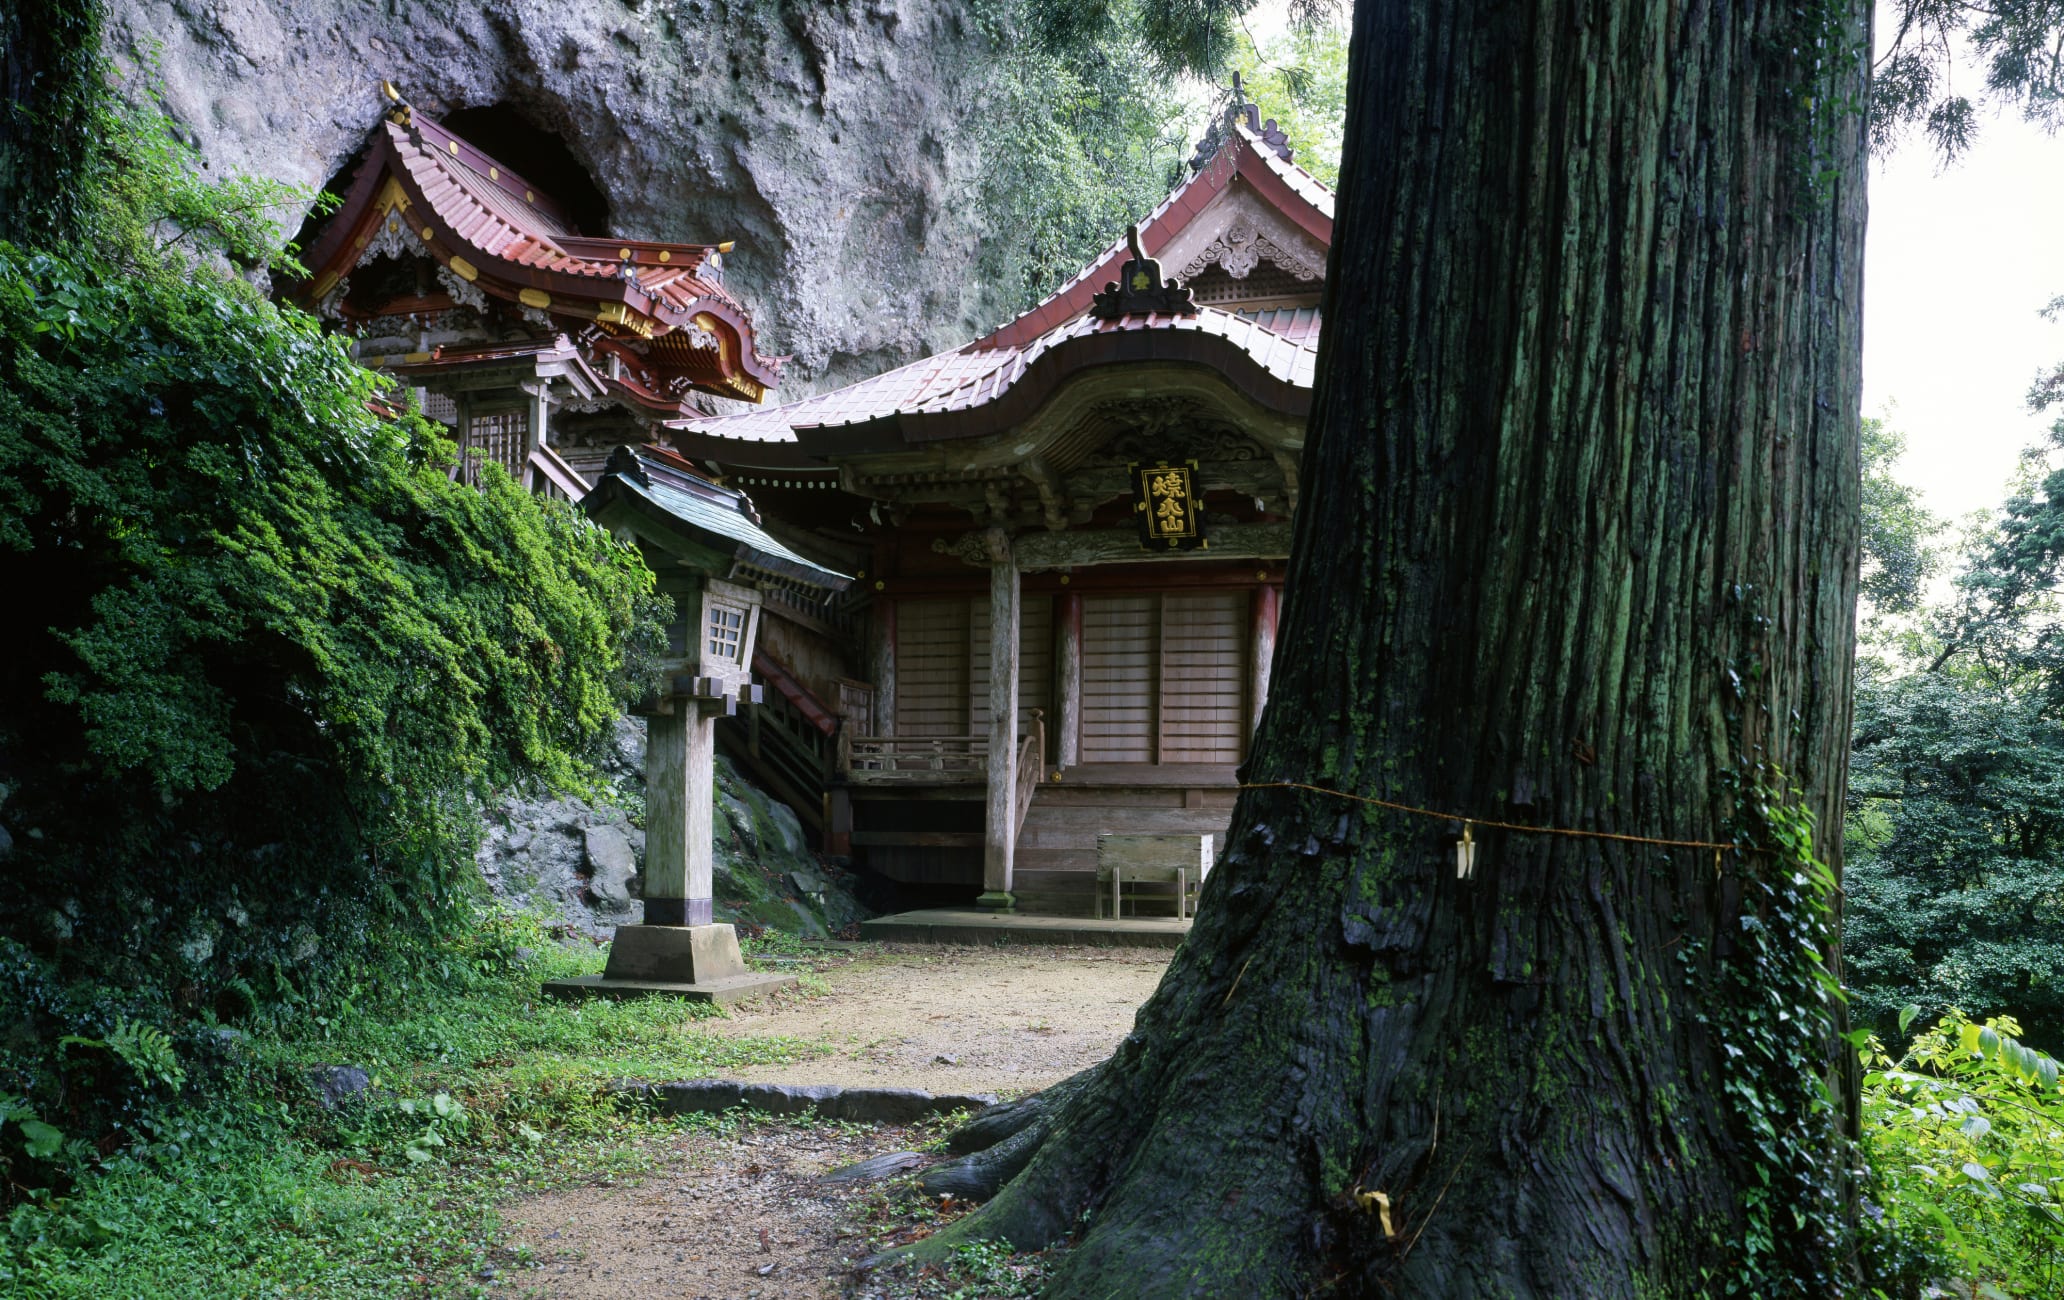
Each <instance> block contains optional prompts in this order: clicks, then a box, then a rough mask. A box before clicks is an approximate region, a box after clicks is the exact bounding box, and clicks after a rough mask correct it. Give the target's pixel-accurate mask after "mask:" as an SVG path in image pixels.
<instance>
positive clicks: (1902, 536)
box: [1861, 416, 1942, 617]
mask: <svg viewBox="0 0 2064 1300" xmlns="http://www.w3.org/2000/svg"><path fill="white" fill-rule="evenodd" d="M1905 451H1906V435H1905V434H1903V433H1901V432H1899V431H1898V430H1896V429H1894V428H1892V427H1891V426H1890V425H1888V424H1887V423H1886V422H1885V421H1884V420H1883V419H1880V418H1878V417H1875V416H1866V417H1865V418H1864V421H1863V573H1862V584H1861V591H1862V593H1863V598H1864V600H1865V601H1866V602H1868V605H1867V609H1868V610H1869V613H1870V615H1872V616H1876V617H1882V616H1885V615H1899V614H1911V613H1913V612H1915V611H1916V610H1918V609H1919V608H1920V606H1921V601H1922V597H1923V595H1924V594H1925V588H1926V586H1927V583H1928V580H1929V579H1930V578H1932V577H1934V576H1935V573H1936V571H1937V569H1938V568H1939V567H1940V565H1941V557H1940V556H1939V555H1938V554H1937V553H1936V551H1935V549H1934V547H1933V546H1932V545H1931V544H1930V543H1931V539H1932V538H1933V537H1934V535H1935V534H1936V532H1937V531H1939V530H1940V529H1941V527H1942V521H1941V520H1939V519H1937V518H1936V517H1935V515H1934V514H1932V513H1931V512H1930V511H1929V510H1928V508H1927V507H1926V506H1924V505H1922V504H1921V496H1920V493H1919V492H1917V491H1916V490H1915V489H1913V488H1912V487H1909V486H1908V485H1907V484H1905V483H1902V482H1900V481H1899V478H1898V476H1897V475H1896V474H1895V473H1894V467H1895V466H1896V465H1897V464H1898V462H1899V458H1900V456H1901V455H1902V454H1904V453H1905Z"/></svg>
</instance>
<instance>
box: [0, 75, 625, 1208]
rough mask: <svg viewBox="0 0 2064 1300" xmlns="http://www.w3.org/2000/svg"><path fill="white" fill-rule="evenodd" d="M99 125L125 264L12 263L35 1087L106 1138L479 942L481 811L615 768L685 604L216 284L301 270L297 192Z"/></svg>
mask: <svg viewBox="0 0 2064 1300" xmlns="http://www.w3.org/2000/svg"><path fill="white" fill-rule="evenodd" d="M97 120H98V121H99V122H100V123H101V124H102V125H103V126H105V127H106V132H107V134H106V135H105V137H104V139H103V140H102V143H103V144H104V145H105V146H106V147H107V149H108V151H109V159H110V160H109V161H108V162H107V163H106V167H107V172H108V176H109V180H110V183H109V184H108V185H107V186H106V187H105V188H104V189H103V191H102V192H101V194H100V195H99V198H100V200H101V204H100V206H98V207H96V208H94V209H93V210H92V213H91V222H92V227H91V229H92V233H93V238H91V239H88V240H86V241H84V242H85V245H86V246H88V247H91V248H93V249H94V250H95V251H94V252H92V253H80V252H72V251H67V252H65V253H62V254H60V253H57V252H38V251H34V250H31V249H24V248H17V247H14V246H12V245H4V244H0V590H4V591H5V592H6V593H7V598H8V603H9V608H8V620H9V624H10V631H11V636H10V638H9V643H8V651H7V654H6V655H5V656H0V818H4V821H5V826H6V829H7V832H8V836H7V839H6V840H5V841H0V845H4V846H5V847H0V853H5V854H6V855H7V863H6V870H5V872H4V873H0V1005H4V1006H6V1007H7V1009H8V1013H7V1019H6V1022H5V1028H6V1029H7V1031H8V1033H7V1036H6V1038H5V1039H4V1041H0V1094H4V1095H10V1096H17V1097H19V1098H21V1099H23V1100H22V1102H21V1103H20V1104H22V1105H25V1106H28V1107H31V1108H32V1109H33V1110H34V1111H35V1112H36V1113H37V1116H38V1122H42V1123H48V1124H50V1125H53V1126H55V1127H58V1128H60V1129H62V1130H63V1131H64V1132H66V1133H68V1134H69V1133H78V1134H82V1135H85V1136H88V1137H92V1138H95V1139H98V1138H99V1137H101V1136H103V1135H104V1134H106V1133H108V1132H110V1131H114V1130H115V1129H117V1128H120V1129H124V1130H125V1131H133V1130H134V1128H135V1126H136V1125H137V1124H138V1123H140V1122H142V1121H143V1120H144V1119H145V1118H146V1117H147V1116H148V1115H149V1114H151V1113H155V1111H156V1110H158V1109H161V1108H162V1106H163V1105H164V1104H166V1099H167V1098H168V1097H169V1096H171V1095H172V1094H173V1093H175V1092H176V1091H177V1090H178V1089H179V1088H180V1086H181V1084H182V1083H183V1082H184V1078H183V1074H184V1071H185V1070H186V1068H187V1067H186V1066H185V1065H183V1064H182V1061H183V1059H186V1058H189V1057H190V1056H191V1054H192V1051H193V1049H194V1042H193V1035H195V1034H198V1033H200V1032H201V1031H200V1030H199V1029H197V1028H195V1027H194V1026H195V1022H196V1021H197V1020H199V1021H205V1020H206V1019H207V1018H208V1017H211V1016H215V1017H221V1018H225V1019H238V1020H242V1021H245V1022H254V1021H255V1022H262V1021H264V1020H265V1019H266V1018H268V1017H278V1016H283V1015H288V1014H292V1011H293V1009H294V1008H296V1007H300V1006H303V1005H320V1003H321V1000H322V999H323V998H324V997H325V996H327V993H328V992H329V991H334V990H335V989H336V988H337V987H338V986H339V985H340V983H341V982H342V981H344V980H347V979H348V978H349V975H350V973H351V971H352V969H353V967H354V965H355V964H357V963H359V962H361V961H363V960H365V959H367V958H368V956H369V955H371V954H375V953H377V952H379V951H381V950H382V949H388V948H398V949H401V950H405V951H420V950H421V947H422V945H424V944H428V943H434V942H436V941H437V939H438V936H439V935H440V934H442V933H445V932H448V931H449V929H450V928H451V927H452V926H453V925H455V924H456V923H457V918H459V917H461V916H462V915H463V913H464V907H463V906H462V904H463V902H464V900H465V899H466V897H467V896H468V893H469V891H470V890H471V889H477V884H476V883H474V877H473V874H472V872H471V863H470V848H471V843H472V839H473V836H474V835H475V834H477V828H476V826H475V824H474V818H473V816H472V812H471V808H472V801H474V800H477V799H479V798H482V797H484V796H486V795H487V794H489V793H490V792H491V791H494V790H496V789H498V788H501V787H505V786H507V785H510V784H515V783H521V782H526V781H543V782H550V783H553V784H555V785H560V786H578V785H581V784H583V783H584V782H585V781H587V780H588V774H589V773H590V772H591V771H592V768H591V766H590V763H589V759H590V756H591V755H593V754H595V753H597V752H599V746H600V744H601V743H602V740H603V738H604V736H605V735H606V732H607V729H608V728H609V726H610V724H611V723H612V721H613V720H614V718H615V717H616V715H617V713H618V707H619V704H620V702H621V701H622V700H624V699H625V698H627V697H630V696H633V695H636V694H638V693H640V692H641V691H642V690H643V689H644V685H643V683H642V682H640V681H639V680H637V678H638V676H639V665H640V664H641V663H643V662H646V652H649V651H650V649H651V648H652V647H653V646H654V645H655V644H656V641H657V637H658V635H659V633H658V627H659V620H658V617H657V615H658V614H659V612H660V611H659V608H658V605H657V603H656V601H655V598H654V597H652V596H651V594H650V591H651V575H650V574H649V573H648V572H647V571H646V570H645V569H644V566H643V564H642V562H641V561H640V560H639V559H638V557H637V555H636V554H635V552H633V551H632V550H630V549H629V548H627V547H624V546H622V545H620V544H618V543H616V542H615V541H613V540H612V539H611V538H610V537H609V536H608V535H607V534H606V533H605V532H603V531H602V530H600V529H597V528H595V527H593V526H592V525H590V524H589V523H588V522H586V521H585V520H584V519H583V518H581V517H580V516H579V515H578V514H577V513H576V512H574V511H572V510H571V509H569V508H567V507H565V506H563V505H553V504H545V503H541V502H540V501H538V500H537V499H536V498H533V497H532V496H530V495H529V494H527V493H525V492H524V491H522V490H521V489H520V488H519V487H517V485H516V484H514V483H513V482H511V481H510V480H509V479H508V477H507V476H506V475H503V474H501V473H500V472H499V471H498V470H495V469H493V468H490V469H489V470H488V471H487V472H486V474H485V478H486V482H485V484H484V485H483V487H482V488H481V489H480V490H478V491H476V490H473V489H471V488H468V487H464V486H462V485H460V484H458V483H456V482H454V481H453V480H452V478H451V476H450V473H449V470H450V466H451V463H452V456H453V451H452V448H451V447H450V446H449V444H447V443H445V442H443V441H441V440H440V438H439V437H438V436H437V435H436V432H435V428H434V426H432V425H430V424H428V423H427V422H425V421H422V420H420V419H418V418H416V417H414V416H410V415H407V414H404V413H397V412H396V411H394V410H393V408H392V407H391V406H390V405H389V404H388V402H387V399H386V393H385V390H384V389H383V387H382V383H381V381H380V380H378V379H377V378H376V377H375V376H373V375H372V374H370V373H369V372H367V371H365V370H364V369H362V368H361V367H359V366H357V365H356V364H354V363H353V362H351V361H350V360H349V358H348V357H347V356H346V354H345V352H344V350H343V348H342V347H341V346H340V345H339V344H338V343H337V342H336V341H335V340H332V339H329V338H326V337H325V336H324V335H323V333H322V331H321V330H320V329H319V328H318V327H317V325H316V323H315V322H314V321H313V320H311V319H310V318H308V317H306V316H303V315H300V314H298V313H295V312H292V311H289V310H283V309H280V308H277V307H275V306H273V305H272V304H270V303H267V302H265V301H264V300H263V299H261V298H260V297H259V296H258V295H257V293H256V292H255V291H254V290H252V289H251V288H250V286H248V285H246V284H244V283H243V282H241V281H239V280H236V279H234V278H231V277H229V276H227V275H225V274H222V273H220V272H218V271H216V270H214V269H211V268H212V267H213V266H215V265H216V264H217V263H216V261H215V260H214V259H217V258H224V257H226V258H229V259H232V260H251V259H253V258H256V257H257V256H258V255H259V253H260V252H261V251H262V250H263V249H265V248H268V247H276V243H274V242H271V241H275V240H276V230H275V229H274V227H273V226H272V224H271V216H270V215H269V214H270V211H271V208H270V204H271V203H272V201H273V200H274V199H275V198H276V197H277V196H278V194H279V191H277V190H276V189H271V188H268V187H266V186H264V185H263V184H260V183H256V182H247V181H242V180H239V179H236V178H231V179H229V180H227V181H225V182H221V183H210V182H207V181H204V180H202V179H199V178H198V177H197V175H196V174H195V173H194V172H193V171H192V170H191V168H190V163H191V159H190V155H188V154H187V153H185V152H184V147H183V146H181V145H178V144H177V143H176V142H174V141H173V140H172V139H171V137H170V135H169V126H168V124H167V123H166V122H165V121H164V119H163V118H162V116H161V115H157V114H155V113H153V112H149V111H142V110H127V109H120V108H116V107H111V106H103V107H102V108H101V109H100V110H99V115H98V118H97ZM152 1026H155V1027H158V1028H151V1027H152ZM0 1161H5V1162H15V1161H16V1154H15V1152H14V1151H13V1150H12V1149H10V1148H7V1147H6V1146H5V1144H0ZM0 1172H4V1173H7V1174H8V1176H9V1177H10V1178H11V1179H12V1180H13V1181H14V1183H16V1184H17V1185H30V1186H34V1185H42V1183H43V1181H44V1179H43V1175H42V1174H40V1173H28V1172H24V1171H23V1170H22V1169H20V1168H15V1169H13V1170H11V1171H10V1170H5V1169H0Z"/></svg>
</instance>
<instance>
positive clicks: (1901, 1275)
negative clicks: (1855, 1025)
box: [1861, 1007, 2064, 1297]
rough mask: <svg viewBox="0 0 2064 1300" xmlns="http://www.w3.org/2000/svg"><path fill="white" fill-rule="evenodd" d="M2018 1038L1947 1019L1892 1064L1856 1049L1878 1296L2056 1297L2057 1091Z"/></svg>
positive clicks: (2062, 1132) (2013, 1032)
mask: <svg viewBox="0 0 2064 1300" xmlns="http://www.w3.org/2000/svg"><path fill="white" fill-rule="evenodd" d="M1918 1010H1919V1008H1918V1007H1908V1008H1906V1009H1905V1011H1904V1012H1903V1013H1902V1014H1901V1016H1900V1024H1899V1030H1900V1033H1901V1034H1902V1035H1903V1034H1904V1033H1905V1031H1906V1028H1907V1025H1908V1024H1910V1023H1911V1022H1912V1020H1913V1018H1914V1016H1915V1014H1916V1013H1917V1012H1918ZM2019 1032H2020V1027H2019V1026H2018V1025H2017V1024H2016V1023H2015V1022H2014V1021H2013V1020H2012V1019H2007V1018H2002V1019H1994V1020H1987V1021H1986V1022H1985V1023H1984V1024H1982V1025H1980V1024H1974V1023H1972V1022H1971V1021H1970V1020H1968V1019H1966V1018H1965V1017H1964V1015H1963V1013H1962V1012H1959V1011H1955V1010H1952V1011H1950V1012H1949V1013H1948V1014H1947V1015H1945V1016H1944V1017H1943V1018H1942V1019H1941V1020H1940V1021H1938V1022H1937V1023H1936V1024H1935V1026H1934V1028H1932V1029H1930V1030H1928V1031H1927V1032H1926V1033H1923V1034H1921V1035H1919V1036H1918V1037H1916V1038H1915V1039H1914V1040H1913V1043H1912V1044H1911V1046H1909V1047H1908V1048H1907V1050H1906V1052H1905V1053H1904V1054H1903V1055H1902V1056H1900V1057H1899V1058H1897V1059H1894V1058H1893V1057H1892V1056H1891V1055H1890V1054H1889V1053H1887V1052H1886V1051H1885V1049H1884V1047H1883V1045H1882V1044H1881V1043H1879V1041H1878V1040H1877V1039H1876V1038H1872V1039H1871V1040H1870V1042H1869V1044H1868V1045H1867V1046H1866V1047H1865V1048H1864V1049H1863V1052H1862V1054H1861V1055H1862V1060H1863V1065H1864V1067H1865V1070H1866V1073H1865V1075H1864V1080H1863V1117H1862V1118H1863V1134H1864V1143H1865V1148H1866V1150H1867V1152H1868V1154H1869V1156H1870V1162H1871V1167H1872V1182H1871V1189H1870V1194H1871V1199H1872V1201H1873V1202H1874V1212H1873V1214H1872V1215H1871V1218H1870V1225H1871V1226H1870V1234H1869V1235H1870V1238H1871V1250H1870V1252H1869V1254H1868V1256H1867V1261H1868V1265H1869V1267H1870V1270H1871V1271H1873V1272H1875V1273H1876V1275H1877V1276H1876V1277H1875V1278H1874V1279H1873V1280H1874V1281H1875V1282H1877V1284H1878V1286H1879V1287H1880V1291H1879V1294H1881V1295H1884V1294H1893V1295H1899V1294H1914V1293H1916V1292H1917V1291H1918V1289H1919V1287H1920V1285H1921V1284H1923V1283H1926V1282H1928V1281H1931V1280H1933V1279H1935V1278H1941V1277H1953V1278H1957V1279H1959V1280H1961V1281H1963V1282H1965V1283H1967V1284H1972V1285H1974V1286H1975V1287H1976V1288H1977V1291H1976V1293H1977V1294H1979V1295H1993V1296H2013V1297H2021V1296H2030V1297H2034V1296H2054V1295H2056V1294H2058V1293H2059V1291H2060V1290H2064V1089H2060V1085H2059V1073H2058V1065H2057V1062H2056V1061H2055V1060H2053V1059H2051V1058H2050V1057H2049V1056H2047V1055H2045V1054H2043V1053H2041V1052H2037V1051H2034V1050H2032V1049H2030V1048H2028V1047H2026V1046H2024V1045H2023V1044H2022V1043H2021V1042H2020V1041H2019V1039H2018V1037H2017V1035H2018V1034H2019Z"/></svg>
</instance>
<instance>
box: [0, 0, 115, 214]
mask: <svg viewBox="0 0 2064 1300" xmlns="http://www.w3.org/2000/svg"><path fill="white" fill-rule="evenodd" d="M100 33H101V11H100V6H99V5H97V4H81V3H78V0H10V3H8V4H7V5H5V6H0V52H4V57H0V239H14V240H52V241H59V240H70V239H76V238H78V237H79V235H80V234H81V233H82V232H83V231H84V230H85V229H86V227H87V225H88V224H89V221H90V214H91V212H92V209H93V198H92V196H93V194H94V193H95V191H96V188H97V183H98V182H99V180H100V179H101V178H102V176H103V175H104V173H105V168H104V166H103V162H104V154H103V153H102V152H101V135H100V133H99V132H98V131H97V130H96V118H97V116H98V114H99V112H100V108H101V104H102V98H103V97H102V95H101V93H100V73H101V64H100Z"/></svg>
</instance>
